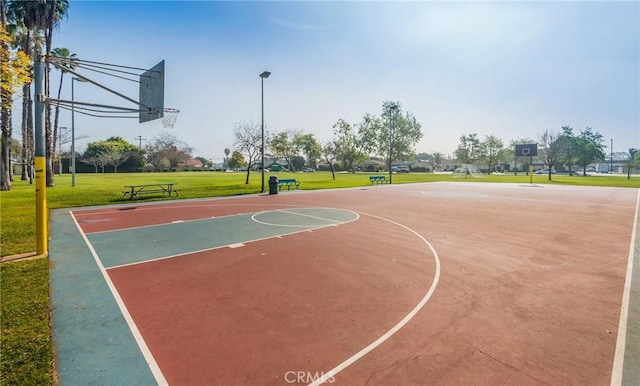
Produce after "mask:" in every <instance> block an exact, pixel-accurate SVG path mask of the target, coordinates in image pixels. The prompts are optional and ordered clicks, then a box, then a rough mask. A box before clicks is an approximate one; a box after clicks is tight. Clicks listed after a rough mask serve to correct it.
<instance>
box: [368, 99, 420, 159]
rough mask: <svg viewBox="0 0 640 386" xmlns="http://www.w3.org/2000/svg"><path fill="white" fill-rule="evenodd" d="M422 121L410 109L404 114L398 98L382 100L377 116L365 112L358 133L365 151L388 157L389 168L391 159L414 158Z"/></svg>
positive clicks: (384, 157)
mask: <svg viewBox="0 0 640 386" xmlns="http://www.w3.org/2000/svg"><path fill="white" fill-rule="evenodd" d="M421 129H422V125H421V124H420V123H419V122H418V121H417V120H416V118H415V117H414V116H413V115H412V114H411V113H409V112H406V113H404V114H403V112H402V105H401V104H400V102H392V101H385V102H383V103H382V113H381V116H380V117H376V116H373V115H371V114H366V115H365V116H364V118H363V120H362V123H361V124H360V126H359V130H358V134H359V136H360V139H361V141H362V148H363V150H364V151H365V152H367V153H370V154H373V155H375V156H378V157H380V158H383V159H386V160H387V168H388V169H389V170H391V164H392V163H393V161H399V160H409V159H412V158H414V155H415V149H414V147H415V145H416V144H417V143H418V141H420V139H421V138H422V131H421Z"/></svg>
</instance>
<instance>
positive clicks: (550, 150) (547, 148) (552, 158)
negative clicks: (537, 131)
mask: <svg viewBox="0 0 640 386" xmlns="http://www.w3.org/2000/svg"><path fill="white" fill-rule="evenodd" d="M560 138H561V135H560V134H558V133H555V132H553V131H549V130H545V131H544V132H542V134H541V135H540V147H541V149H540V153H541V156H542V160H543V161H544V164H545V165H546V166H547V169H548V170H549V181H551V175H552V174H551V170H552V169H553V167H554V166H555V164H556V162H557V161H558V159H559V158H560V155H561V150H562V140H561V139H560Z"/></svg>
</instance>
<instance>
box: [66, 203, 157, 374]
mask: <svg viewBox="0 0 640 386" xmlns="http://www.w3.org/2000/svg"><path fill="white" fill-rule="evenodd" d="M69 214H70V215H71V218H72V219H73V222H74V223H75V224H76V227H77V228H78V231H79V232H80V235H81V236H82V238H83V239H84V242H85V243H86V244H87V247H88V248H89V250H90V251H91V255H92V256H93V259H94V260H95V262H96V265H97V266H98V268H99V269H100V273H101V274H102V277H103V278H104V281H105V282H106V283H107V286H108V287H109V290H110V291H111V295H112V296H113V298H114V299H115V301H116V303H117V304H118V307H119V308H120V312H121V313H122V316H123V317H124V320H125V321H126V322H127V325H128V326H129V329H130V330H131V333H132V334H133V337H134V339H135V340H136V343H137V344H138V347H139V348H140V351H141V352H142V355H143V356H144V358H145V360H146V361H147V365H148V366H149V370H151V373H152V374H153V377H154V378H155V379H156V382H158V385H160V386H165V385H167V386H168V385H169V383H168V382H167V380H166V379H165V377H164V375H163V374H162V370H160V367H159V366H158V363H157V362H156V360H155V358H153V354H151V350H149V347H148V346H147V344H146V342H145V341H144V338H143V337H142V334H140V330H138V327H137V326H136V323H135V322H134V321H133V318H132V317H131V314H129V310H127V306H126V305H125V304H124V301H123V300H122V298H121V297H120V294H119V293H118V291H117V290H116V287H115V285H114V284H113V282H112V281H111V278H110V277H109V275H108V274H107V270H106V269H105V267H104V265H103V264H102V261H101V260H100V257H99V256H98V254H97V253H96V250H95V249H94V248H93V245H91V242H90V241H89V239H88V238H87V236H86V235H85V234H84V232H83V231H82V228H81V227H80V224H79V223H78V221H77V220H76V218H75V216H74V215H73V213H71V212H69Z"/></svg>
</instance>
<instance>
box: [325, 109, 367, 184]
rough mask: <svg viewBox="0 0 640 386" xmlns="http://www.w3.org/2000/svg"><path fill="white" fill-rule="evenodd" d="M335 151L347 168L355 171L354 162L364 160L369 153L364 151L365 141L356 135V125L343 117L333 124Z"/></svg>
mask: <svg viewBox="0 0 640 386" xmlns="http://www.w3.org/2000/svg"><path fill="white" fill-rule="evenodd" d="M333 134H334V136H335V140H334V141H333V145H334V148H333V151H334V155H335V157H336V158H337V159H340V160H341V161H342V162H344V167H345V169H351V171H352V172H353V173H355V169H354V164H355V163H357V162H362V161H364V160H365V159H366V157H367V155H366V154H365V153H364V151H363V147H362V146H363V143H362V141H360V139H359V137H358V136H357V135H356V133H355V130H354V127H353V126H351V125H350V124H349V123H347V122H346V121H345V120H343V119H339V120H338V122H336V124H335V125H333Z"/></svg>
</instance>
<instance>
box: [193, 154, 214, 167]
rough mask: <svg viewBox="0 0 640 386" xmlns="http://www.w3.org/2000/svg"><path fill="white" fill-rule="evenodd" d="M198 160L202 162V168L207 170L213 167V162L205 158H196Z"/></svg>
mask: <svg viewBox="0 0 640 386" xmlns="http://www.w3.org/2000/svg"><path fill="white" fill-rule="evenodd" d="M196 159H197V160H198V161H200V162H202V166H203V167H205V168H209V167H212V166H213V162H211V161H210V160H208V159H206V158H204V157H196Z"/></svg>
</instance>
